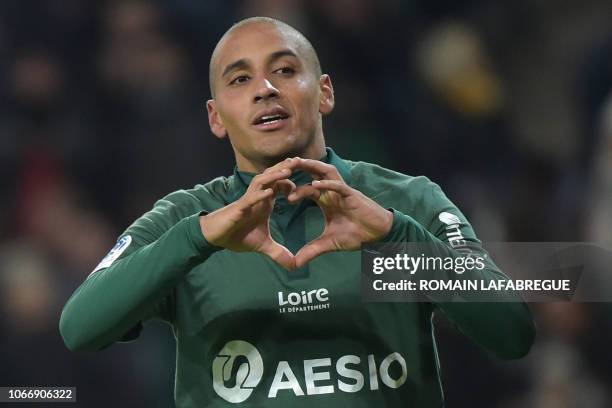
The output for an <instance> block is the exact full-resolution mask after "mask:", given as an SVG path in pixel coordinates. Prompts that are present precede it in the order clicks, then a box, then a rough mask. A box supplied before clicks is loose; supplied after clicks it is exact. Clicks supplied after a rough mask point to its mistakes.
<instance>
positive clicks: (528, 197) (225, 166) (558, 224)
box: [0, 0, 612, 408]
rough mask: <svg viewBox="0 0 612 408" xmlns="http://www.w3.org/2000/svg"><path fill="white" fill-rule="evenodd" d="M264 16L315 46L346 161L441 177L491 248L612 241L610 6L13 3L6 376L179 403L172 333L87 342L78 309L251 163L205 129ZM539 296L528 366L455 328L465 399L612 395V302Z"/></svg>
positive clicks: (0, 58) (6, 177)
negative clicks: (88, 292)
mask: <svg viewBox="0 0 612 408" xmlns="http://www.w3.org/2000/svg"><path fill="white" fill-rule="evenodd" d="M253 15H266V16H272V17H278V18H281V19H283V20H284V21H287V22H289V23H290V24H292V25H294V26H296V27H297V28H299V29H301V30H302V31H303V32H304V33H305V34H306V35H307V36H308V37H309V38H310V39H311V41H312V42H313V44H314V46H315V48H316V49H317V50H318V52H319V56H320V59H321V62H322V65H323V68H324V71H325V72H327V73H329V74H330V75H331V76H332V80H333V81H334V85H335V90H336V96H337V105H336V110H335V111H334V113H333V114H332V115H331V116H330V117H328V118H327V119H326V122H325V135H326V138H327V142H328V144H329V145H330V146H332V147H334V148H335V150H336V151H337V152H338V153H339V154H340V155H341V156H343V157H346V158H350V159H353V160H367V161H372V162H376V163H379V164H381V165H383V166H386V167H390V168H392V169H395V170H398V171H401V172H405V173H408V174H413V175H418V174H425V175H427V176H429V177H430V178H431V179H433V180H434V181H436V182H437V183H439V184H440V185H441V186H442V187H443V189H444V190H445V192H446V193H447V194H448V195H449V196H450V197H451V199H452V200H453V201H455V203H457V204H458V206H459V207H460V208H461V209H462V210H463V211H464V212H465V213H466V214H467V216H468V218H469V219H470V220H471V221H472V223H473V225H474V226H475V229H476V232H477V233H478V234H479V236H480V238H481V239H482V240H483V241H596V242H599V243H601V244H602V245H604V246H605V247H606V248H611V247H612V92H611V91H612V12H611V8H610V1H609V0H567V1H553V0H515V1H491V0H454V1H451V0H433V1H432V0H413V1H408V0H406V1H400V0H379V1H370V0H333V1H330V0H254V1H246V0H243V1H221V0H218V1H195V0H158V1H87V2H85V1H80V0H62V1H54V0H40V1H33V0H3V1H2V2H0V72H1V73H2V77H1V79H0V176H1V182H0V385H3V386H8V385H18V386H25V385H58V386H60V385H66V386H69V385H70V386H76V387H77V388H78V394H77V395H78V399H79V403H78V404H77V405H78V406H82V407H110V406H117V407H127V406H130V407H168V406H173V403H172V388H173V375H174V373H173V370H174V345H173V341H172V338H171V332H170V330H169V328H168V327H167V326H165V325H163V324H158V323H150V324H148V325H147V326H146V329H145V332H144V334H143V335H142V336H141V338H140V339H139V340H138V341H136V342H134V343H131V344H125V345H114V346H112V347H110V348H108V349H107V350H105V351H103V352H100V353H89V354H88V353H71V352H69V351H67V350H66V349H65V347H64V346H63V344H62V342H61V339H60V336H59V333H58V320H59V314H60V311H61V307H62V306H63V304H64V303H65V301H66V300H67V298H68V296H69V295H70V294H71V293H72V292H73V291H74V289H75V288H76V287H77V286H78V285H79V284H80V282H81V281H82V280H83V279H84V278H85V277H86V276H87V275H88V273H89V272H90V271H91V270H92V268H93V267H94V266H95V265H96V264H97V262H98V261H99V259H100V258H101V257H102V256H103V255H104V254H105V253H106V252H107V251H108V250H109V248H111V247H112V246H113V243H114V240H115V238H116V236H117V235H118V234H119V233H120V232H121V231H122V230H123V229H124V228H125V227H127V225H128V224H129V223H130V222H131V221H132V220H134V219H135V218H137V217H138V216H139V215H140V214H142V213H143V212H145V211H147V210H148V209H149V208H150V207H151V206H152V204H153V203H154V201H155V200H156V199H158V198H160V197H162V196H164V195H165V194H167V193H168V192H170V191H173V190H175V189H178V188H180V187H185V188H189V187H191V186H193V185H194V184H197V183H201V182H205V181H208V180H209V179H211V178H213V177H216V176H219V175H226V174H229V173H230V172H231V171H232V169H233V155H232V153H231V149H230V147H229V145H228V143H227V142H226V141H219V140H217V139H216V138H214V137H213V136H212V134H211V133H210V131H209V129H208V124H207V118H206V110H205V106H204V103H205V100H206V99H207V98H208V97H209V90H208V82H207V81H208V60H209V57H210V53H211V51H212V48H213V47H214V44H215V43H216V41H217V40H218V38H219V37H220V35H221V34H222V33H223V32H224V31H225V30H226V29H227V28H228V27H229V26H230V25H231V24H232V23H233V22H235V21H237V20H238V19H240V18H242V17H248V16H253ZM109 296H112V294H109ZM532 308H533V310H534V313H535V314H536V319H537V324H538V326H539V331H538V338H537V342H536V344H535V346H534V348H533V349H532V352H531V353H530V355H529V356H528V357H527V358H526V359H524V360H521V361H518V362H499V361H496V360H495V359H493V358H492V357H489V356H488V355H487V354H485V353H484V352H482V351H481V350H479V349H478V348H477V347H476V346H474V345H472V344H471V343H470V342H469V341H468V340H467V339H465V338H464V337H463V336H462V335H461V334H459V333H457V332H456V331H454V330H453V329H452V328H450V327H449V325H448V324H447V323H445V322H444V321H441V322H440V327H439V329H438V339H439V342H440V354H441V362H442V369H443V381H444V386H445V392H446V399H447V406H448V407H465V406H472V407H500V408H511V407H536V408H543V407H590V408H598V407H610V406H612V385H611V384H612V351H611V350H610V344H611V342H612V319H611V318H610V312H612V307H610V306H609V305H608V304H569V303H565V304H561V303H558V304H533V305H532ZM21 406H24V405H21ZM37 406H40V405H37ZM48 406H52V405H51V404H49V405H48Z"/></svg>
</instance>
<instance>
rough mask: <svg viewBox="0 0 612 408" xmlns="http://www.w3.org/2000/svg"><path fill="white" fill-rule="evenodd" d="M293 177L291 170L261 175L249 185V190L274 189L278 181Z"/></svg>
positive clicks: (254, 178)
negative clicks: (273, 186)
mask: <svg viewBox="0 0 612 408" xmlns="http://www.w3.org/2000/svg"><path fill="white" fill-rule="evenodd" d="M290 175H291V170H289V169H281V170H278V171H272V172H270V173H261V174H258V175H256V176H255V177H253V181H251V184H250V185H249V189H252V190H261V189H266V188H268V187H272V185H273V184H274V183H276V182H277V181H278V180H282V179H286V178H288V177H289V176H290Z"/></svg>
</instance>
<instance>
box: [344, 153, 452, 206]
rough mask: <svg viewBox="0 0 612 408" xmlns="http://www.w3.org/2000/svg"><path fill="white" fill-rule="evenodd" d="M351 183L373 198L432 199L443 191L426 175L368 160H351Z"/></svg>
mask: <svg viewBox="0 0 612 408" xmlns="http://www.w3.org/2000/svg"><path fill="white" fill-rule="evenodd" d="M349 164H350V165H351V184H352V185H353V187H354V188H356V189H358V190H360V191H361V192H363V193H364V194H366V195H368V196H369V197H371V198H374V197H379V198H384V197H394V196H398V195H400V196H402V197H403V198H404V199H406V197H407V196H409V197H411V198H412V199H431V198H434V196H435V195H437V193H441V191H442V190H441V189H440V186H438V185H437V184H436V183H434V182H433V181H431V180H430V179H429V178H428V177H426V176H422V175H421V176H411V175H408V174H403V173H400V172H398V171H395V170H391V169H388V168H385V167H382V166H379V165H378V164H373V163H368V162H362V161H359V162H349Z"/></svg>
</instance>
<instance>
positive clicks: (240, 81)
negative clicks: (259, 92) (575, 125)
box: [229, 75, 249, 85]
mask: <svg viewBox="0 0 612 408" xmlns="http://www.w3.org/2000/svg"><path fill="white" fill-rule="evenodd" d="M248 80H249V77H248V76H246V75H240V76H237V77H236V78H234V79H232V80H231V81H230V83H229V84H230V85H240V84H243V83H245V82H246V81H248Z"/></svg>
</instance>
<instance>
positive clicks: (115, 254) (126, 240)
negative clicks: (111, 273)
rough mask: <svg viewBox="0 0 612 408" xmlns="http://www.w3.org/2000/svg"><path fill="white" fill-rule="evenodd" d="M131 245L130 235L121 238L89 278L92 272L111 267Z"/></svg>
mask: <svg viewBox="0 0 612 408" xmlns="http://www.w3.org/2000/svg"><path fill="white" fill-rule="evenodd" d="M131 243H132V236H131V235H126V236H124V237H122V238H121V239H120V240H119V241H117V243H116V244H115V246H114V247H113V249H111V250H110V252H109V253H108V254H106V256H105V257H104V258H103V259H102V260H101V261H100V263H99V264H98V266H96V267H95V269H94V270H93V271H92V272H91V273H90V274H89V276H91V275H92V274H93V273H94V272H97V271H99V270H100V269H104V268H108V267H109V266H111V265H112V264H113V262H115V261H116V260H117V259H118V258H119V257H120V256H121V254H122V253H123V252H124V251H125V250H126V249H127V247H129V246H130V244H131Z"/></svg>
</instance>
